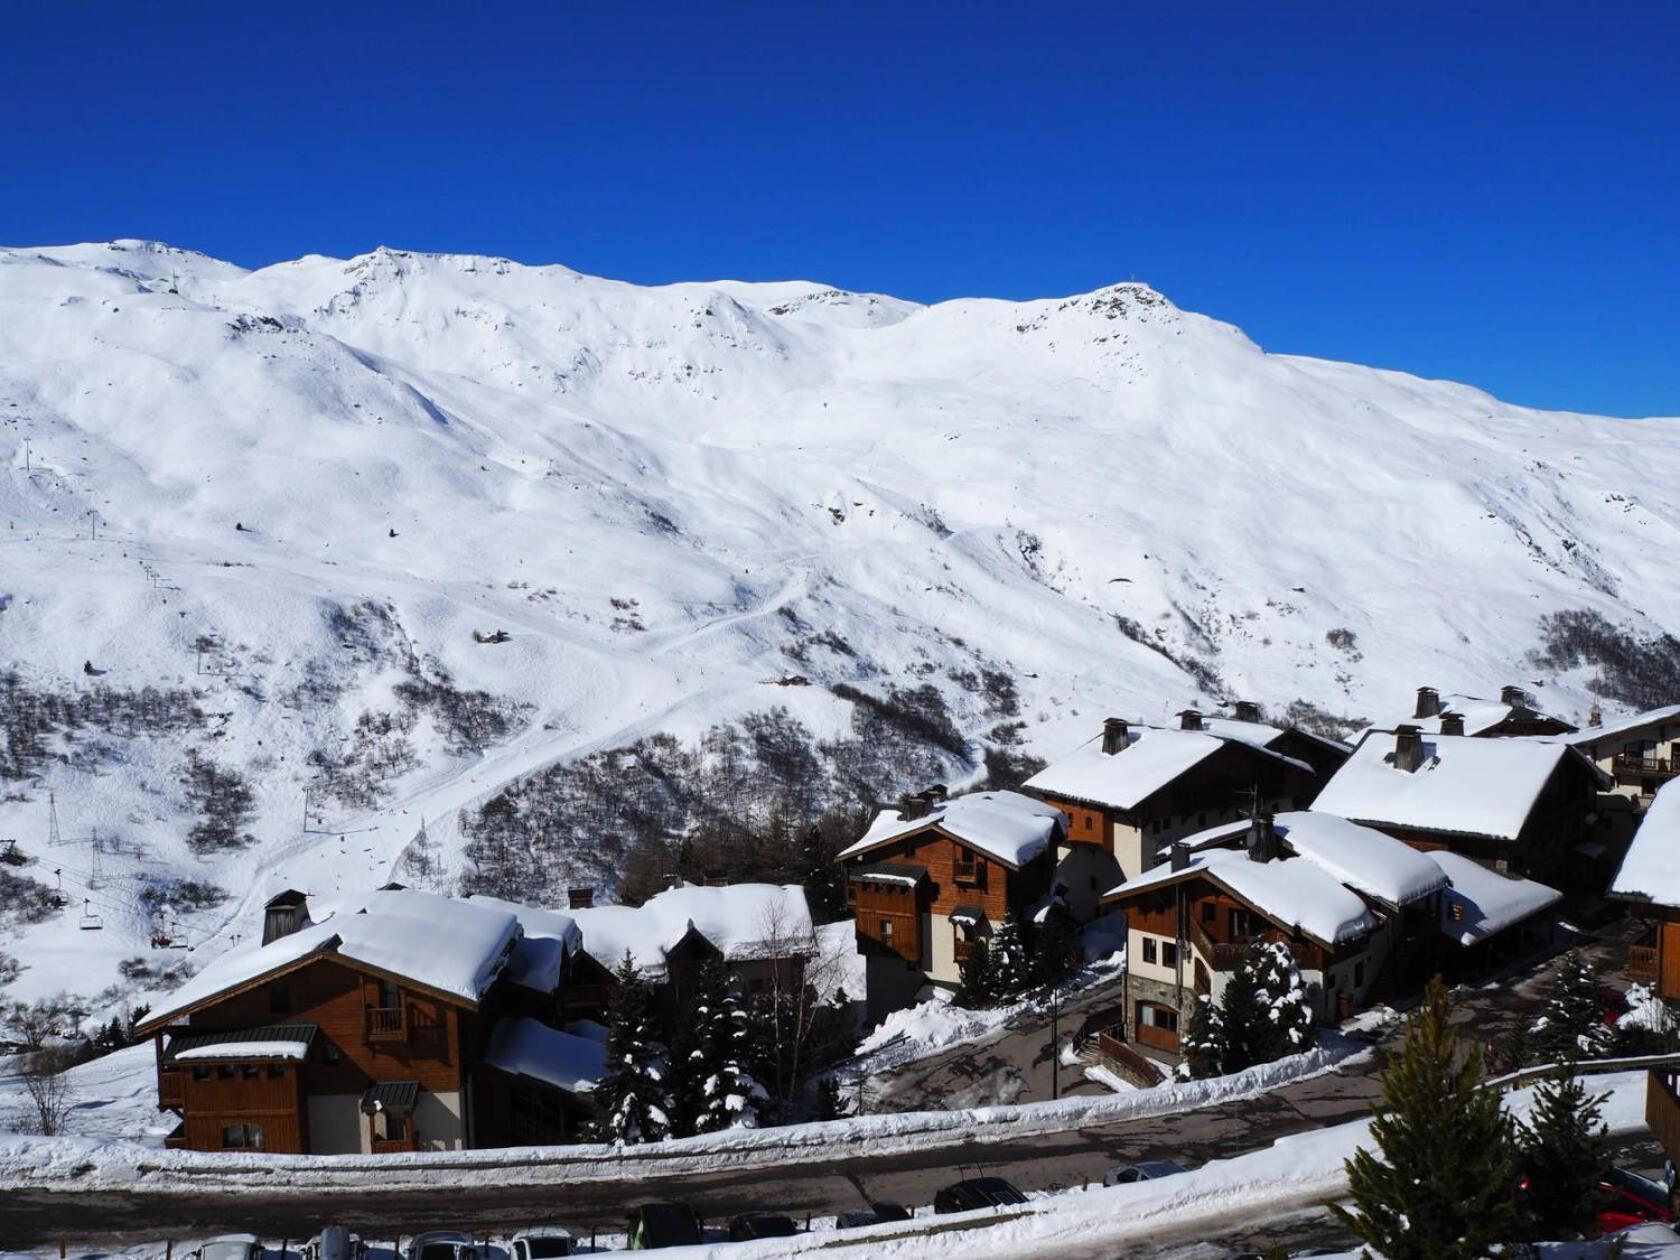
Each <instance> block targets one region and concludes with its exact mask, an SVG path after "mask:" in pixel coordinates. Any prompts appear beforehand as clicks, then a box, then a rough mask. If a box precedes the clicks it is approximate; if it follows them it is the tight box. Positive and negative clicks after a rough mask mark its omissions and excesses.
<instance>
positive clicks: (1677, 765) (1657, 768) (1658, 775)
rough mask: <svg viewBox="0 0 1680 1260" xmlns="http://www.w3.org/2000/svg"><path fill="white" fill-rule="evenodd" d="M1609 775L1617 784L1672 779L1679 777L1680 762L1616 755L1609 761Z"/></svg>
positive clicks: (1663, 758) (1631, 754)
mask: <svg viewBox="0 0 1680 1260" xmlns="http://www.w3.org/2000/svg"><path fill="white" fill-rule="evenodd" d="M1610 773H1611V774H1612V775H1613V776H1614V777H1615V780H1616V782H1617V783H1640V782H1643V781H1644V780H1646V779H1672V778H1674V777H1675V776H1677V775H1680V760H1677V759H1676V758H1674V757H1647V756H1644V755H1643V754H1640V753H1617V754H1616V755H1615V756H1614V757H1612V758H1611V759H1610Z"/></svg>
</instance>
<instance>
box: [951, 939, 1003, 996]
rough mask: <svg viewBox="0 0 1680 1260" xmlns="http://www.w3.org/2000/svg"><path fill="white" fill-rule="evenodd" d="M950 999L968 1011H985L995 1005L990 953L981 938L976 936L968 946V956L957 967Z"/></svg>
mask: <svg viewBox="0 0 1680 1260" xmlns="http://www.w3.org/2000/svg"><path fill="white" fill-rule="evenodd" d="M951 1000H952V1001H953V1002H955V1003H956V1004H957V1005H958V1006H960V1007H963V1008H964V1009H965V1010H970V1011H986V1010H990V1009H991V1008H992V1007H994V1006H996V1005H997V994H996V993H994V992H993V991H992V953H991V949H990V947H989V946H988V945H987V944H986V942H985V941H984V940H983V939H979V938H977V939H976V940H975V941H974V942H973V943H972V944H971V945H970V946H969V948H968V957H967V958H965V959H963V960H962V965H961V966H959V967H958V968H957V991H956V994H955V995H954V996H953V997H952V998H951Z"/></svg>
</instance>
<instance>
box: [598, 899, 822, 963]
mask: <svg viewBox="0 0 1680 1260" xmlns="http://www.w3.org/2000/svg"><path fill="white" fill-rule="evenodd" d="M572 915H573V916H574V917H575V918H576V919H577V924H578V927H579V928H580V929H581V930H582V932H583V948H584V949H585V950H587V951H588V953H589V956H590V957H591V958H593V959H595V961H597V962H598V963H600V964H601V965H602V966H603V967H606V968H608V969H609V970H610V969H612V968H615V967H617V966H618V964H619V962H620V961H621V960H622V959H623V958H624V955H625V954H626V953H628V954H629V955H630V958H631V961H632V962H633V963H634V964H635V967H636V969H637V970H638V971H641V972H644V973H647V974H650V975H657V974H660V973H662V972H663V971H664V969H665V952H666V951H667V950H669V949H671V948H672V947H673V946H674V945H676V943H677V942H678V941H680V940H682V938H683V937H684V936H686V935H687V934H688V931H689V929H690V928H691V927H692V928H693V929H694V930H695V931H698V932H699V933H700V934H701V935H702V936H704V937H705V938H706V939H707V940H709V941H710V942H711V943H712V944H713V945H715V946H717V948H718V949H719V950H720V951H721V952H722V954H723V956H724V957H725V958H726V959H729V960H730V961H738V960H742V959H750V958H765V957H769V956H771V955H772V954H773V953H774V952H776V951H777V950H778V949H787V948H794V949H796V950H797V951H799V952H808V951H809V950H812V949H814V948H815V940H816V935H815V933H816V929H815V928H814V927H813V925H812V923H811V910H810V907H809V906H807V905H806V904H805V890H804V889H803V888H801V887H800V886H799V885H798V884H730V885H728V886H727V887H724V888H707V887H702V886H700V885H698V884H684V885H682V887H680V888H670V889H667V890H666V891H664V892H662V893H660V894H659V895H658V896H656V897H650V898H649V899H648V900H647V901H646V902H644V903H643V904H642V905H640V906H636V907H631V906H592V907H590V908H589V909H587V910H574V911H572Z"/></svg>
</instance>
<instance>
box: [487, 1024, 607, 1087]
mask: <svg viewBox="0 0 1680 1260" xmlns="http://www.w3.org/2000/svg"><path fill="white" fill-rule="evenodd" d="M606 1059H607V1048H606V1047H605V1046H604V1045H602V1044H601V1043H600V1042H599V1041H595V1040H593V1039H591V1038H589V1037H579V1036H576V1035H575V1034H573V1033H568V1032H561V1031H560V1030H559V1029H557V1028H550V1027H549V1026H548V1025H547V1024H541V1023H538V1022H537V1021H536V1020H534V1019H524V1018H512V1017H510V1018H506V1019H499V1020H497V1021H496V1026H495V1028H493V1029H492V1030H491V1032H490V1046H489V1048H488V1049H487V1050H486V1051H485V1052H484V1061H485V1062H486V1063H488V1064H489V1065H490V1066H491V1067H493V1068H500V1069H501V1070H502V1071H504V1072H507V1073H510V1074H511V1075H514V1076H529V1077H531V1078H532V1079H533V1080H538V1081H542V1082H543V1083H544V1084H547V1085H552V1086H554V1087H555V1088H556V1089H563V1090H565V1091H566V1092H567V1093H571V1094H583V1093H588V1092H589V1091H590V1090H591V1089H593V1088H595V1082H596V1081H598V1080H600V1079H601V1074H602V1070H603V1068H604V1065H605V1063H606Z"/></svg>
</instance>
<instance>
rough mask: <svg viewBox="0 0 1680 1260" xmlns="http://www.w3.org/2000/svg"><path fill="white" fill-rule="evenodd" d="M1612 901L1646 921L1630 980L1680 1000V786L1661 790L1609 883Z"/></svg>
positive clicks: (1634, 948) (1633, 951) (1631, 954)
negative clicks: (1627, 904)
mask: <svg viewBox="0 0 1680 1260" xmlns="http://www.w3.org/2000/svg"><path fill="white" fill-rule="evenodd" d="M1610 895H1611V896H1612V897H1615V898H1618V899H1620V900H1624V901H1626V902H1628V903H1629V909H1630V910H1631V912H1632V913H1634V914H1635V915H1638V916H1639V917H1641V918H1643V919H1644V920H1645V921H1646V924H1647V926H1646V930H1645V933H1644V935H1643V936H1642V937H1641V938H1640V939H1639V940H1638V941H1637V942H1635V943H1634V944H1633V945H1631V946H1629V948H1628V978H1629V979H1630V980H1633V981H1635V982H1637V983H1639V984H1646V985H1650V986H1651V987H1652V988H1653V989H1654V990H1655V991H1656V994H1657V996H1658V997H1660V998H1665V999H1669V1000H1680V784H1677V783H1674V782H1670V783H1667V784H1664V785H1663V787H1661V788H1659V789H1658V790H1657V792H1656V794H1655V796H1654V797H1653V798H1652V801H1651V807H1650V808H1649V809H1647V810H1646V811H1645V814H1644V817H1643V818H1642V819H1641V820H1640V823H1639V830H1638V831H1636V832H1635V833H1634V836H1633V843H1632V844H1630V845H1629V846H1628V851H1627V854H1626V855H1625V856H1624V857H1623V859H1622V865H1621V869H1619V870H1618V871H1617V872H1616V878H1615V879H1614V880H1612V881H1611V884H1610Z"/></svg>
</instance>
